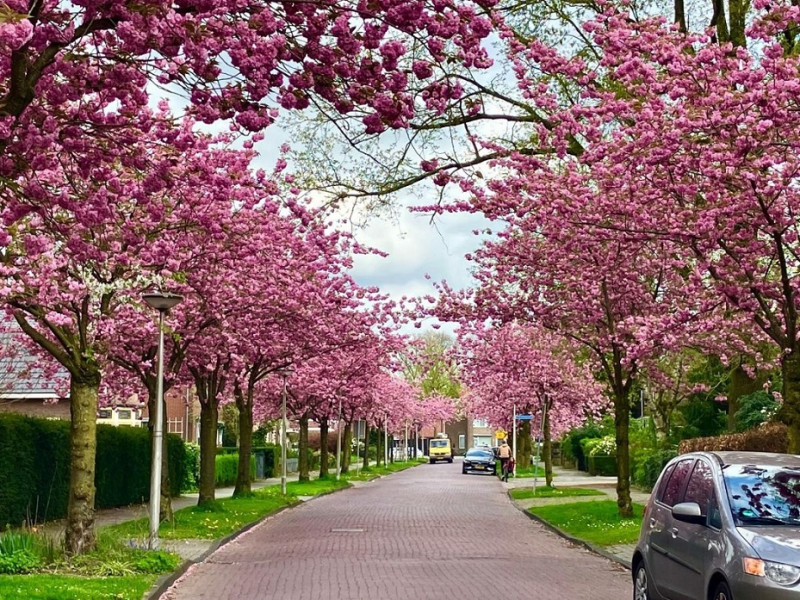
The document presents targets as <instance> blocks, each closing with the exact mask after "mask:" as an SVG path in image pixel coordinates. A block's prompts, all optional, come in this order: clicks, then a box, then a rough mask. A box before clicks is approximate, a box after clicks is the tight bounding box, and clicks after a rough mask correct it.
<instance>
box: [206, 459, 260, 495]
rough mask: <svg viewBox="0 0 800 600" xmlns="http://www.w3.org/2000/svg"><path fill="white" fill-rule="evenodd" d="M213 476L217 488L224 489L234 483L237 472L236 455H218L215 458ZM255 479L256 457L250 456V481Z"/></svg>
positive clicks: (237, 462) (237, 460)
mask: <svg viewBox="0 0 800 600" xmlns="http://www.w3.org/2000/svg"><path fill="white" fill-rule="evenodd" d="M216 458H217V459H216V464H215V469H216V471H215V474H216V484H217V487H224V486H229V485H233V484H235V483H236V476H237V475H238V472H239V455H238V454H220V455H218V456H217V457H216ZM255 478H256V457H255V456H253V455H252V454H251V455H250V479H251V480H253V479H255Z"/></svg>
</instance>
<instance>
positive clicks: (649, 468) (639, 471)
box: [632, 449, 678, 491]
mask: <svg viewBox="0 0 800 600" xmlns="http://www.w3.org/2000/svg"><path fill="white" fill-rule="evenodd" d="M677 455H678V452H677V450H674V449H664V450H659V449H652V450H650V451H649V452H647V453H645V454H644V455H642V456H640V457H638V458H637V465H636V467H635V468H634V469H632V474H633V483H634V485H636V486H637V487H640V488H642V489H644V490H647V491H650V490H652V489H653V486H654V485H655V484H656V480H657V479H658V476H659V475H660V474H661V471H662V470H663V469H664V466H665V465H666V464H667V463H668V462H669V461H670V460H672V459H673V458H675V457H676V456H677Z"/></svg>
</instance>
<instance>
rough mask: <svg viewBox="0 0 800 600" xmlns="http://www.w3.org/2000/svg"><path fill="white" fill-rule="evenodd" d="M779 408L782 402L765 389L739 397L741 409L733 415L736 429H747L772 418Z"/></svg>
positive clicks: (740, 430)
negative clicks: (777, 400) (778, 401)
mask: <svg viewBox="0 0 800 600" xmlns="http://www.w3.org/2000/svg"><path fill="white" fill-rule="evenodd" d="M779 408H780V404H778V403H777V402H776V401H775V398H773V397H772V395H771V394H768V393H767V392H764V391H758V392H755V393H753V394H747V395H746V396H742V397H741V398H740V399H739V410H737V411H736V414H735V415H734V416H733V419H734V421H735V423H736V431H738V432H742V431H747V430H748V429H753V428H754V427H758V426H759V425H761V424H762V423H766V422H767V421H770V420H772V418H773V417H774V416H775V414H776V413H777V412H778V409H779Z"/></svg>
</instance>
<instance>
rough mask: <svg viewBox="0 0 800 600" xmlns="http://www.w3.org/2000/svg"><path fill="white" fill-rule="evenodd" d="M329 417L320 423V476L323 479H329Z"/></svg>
mask: <svg viewBox="0 0 800 600" xmlns="http://www.w3.org/2000/svg"><path fill="white" fill-rule="evenodd" d="M329 458H330V455H329V453H328V417H322V419H320V422H319V476H320V478H321V479H327V478H328V474H329V473H328V470H329V466H328V461H329Z"/></svg>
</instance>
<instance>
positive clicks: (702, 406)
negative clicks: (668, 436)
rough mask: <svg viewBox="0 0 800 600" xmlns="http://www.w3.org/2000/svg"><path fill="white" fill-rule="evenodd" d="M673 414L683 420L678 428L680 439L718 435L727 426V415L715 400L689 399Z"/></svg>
mask: <svg viewBox="0 0 800 600" xmlns="http://www.w3.org/2000/svg"><path fill="white" fill-rule="evenodd" d="M675 416H676V417H679V419H678V420H682V421H683V423H682V427H680V429H678V432H679V435H680V437H681V438H682V439H688V438H695V437H708V436H715V435H719V434H720V433H722V432H723V431H725V429H726V428H727V427H728V418H727V415H726V414H725V411H724V410H723V409H722V407H721V406H720V404H719V402H717V401H715V400H710V399H705V398H704V399H698V400H691V401H689V402H687V403H686V404H681V405H680V406H678V410H677V412H676V413H675Z"/></svg>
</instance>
